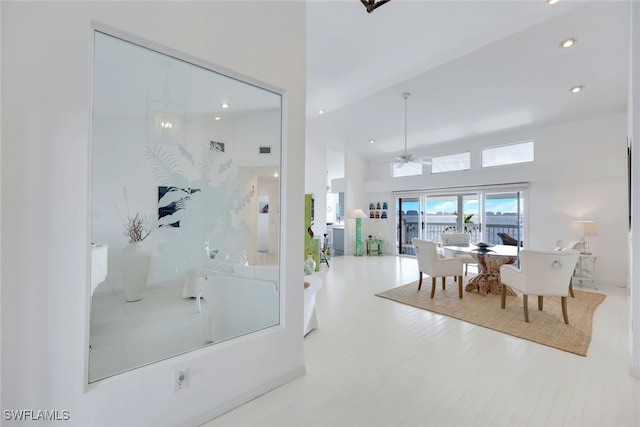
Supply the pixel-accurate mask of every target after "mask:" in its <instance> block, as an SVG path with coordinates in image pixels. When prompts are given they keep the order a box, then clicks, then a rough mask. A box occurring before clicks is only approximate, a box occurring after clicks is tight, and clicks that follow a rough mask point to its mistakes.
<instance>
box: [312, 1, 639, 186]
mask: <svg viewBox="0 0 640 427" xmlns="http://www.w3.org/2000/svg"><path fill="white" fill-rule="evenodd" d="M307 13H308V18H307V19H308V22H307V28H308V33H307V37H308V39H307V43H308V63H307V67H308V70H307V72H308V95H307V116H308V119H309V122H308V123H309V125H310V127H312V128H315V129H318V130H320V131H321V132H322V133H324V134H325V135H326V140H327V143H328V144H329V146H330V147H329V148H330V150H331V151H333V152H340V151H341V150H342V149H343V147H345V146H348V147H349V148H350V149H351V150H354V151H356V152H359V153H361V154H362V155H364V156H365V157H367V158H377V157H389V159H391V158H392V157H393V156H395V155H398V154H400V153H401V152H402V151H403V148H404V100H403V98H402V93H403V92H410V93H411V94H412V96H411V97H410V98H409V100H408V138H407V139H408V151H409V152H410V153H412V154H416V155H428V154H429V146H430V145H433V144H442V143H446V142H449V141H457V140H463V139H469V138H474V137H478V136H480V135H486V134H491V133H497V132H505V131H509V130H515V129H518V128H525V127H539V126H543V125H546V124H552V123H558V122H563V121H569V120H575V119H578V118H582V117H589V116H595V115H600V114H611V113H613V112H617V111H624V110H625V108H626V101H627V91H628V90H627V87H628V78H629V76H628V72H629V65H628V64H629V26H630V18H629V16H630V6H629V3H628V2H625V1H567V0H561V1H560V2H559V3H557V4H554V5H549V4H547V3H546V2H545V1H544V0H535V1H529V0H513V1H483V0H474V1H451V0H448V1H424V0H422V1H409V0H392V1H390V2H389V3H387V4H385V5H383V6H381V7H379V8H378V9H376V10H375V11H374V12H373V13H371V14H369V13H367V12H366V10H365V8H364V6H363V5H362V4H361V2H360V1H359V0H341V1H310V2H309V3H308V5H307ZM568 38H575V39H576V43H575V45H574V46H573V47H571V48H568V49H563V48H561V47H560V43H561V42H562V41H563V40H565V39H568ZM575 85H583V86H584V90H583V91H582V92H581V93H578V94H572V93H570V91H569V89H570V88H571V87H573V86H575ZM320 109H323V110H324V111H325V112H324V114H318V110H320ZM370 139H374V140H375V141H376V142H375V144H370V143H369V140H370ZM331 163H332V162H331V161H330V166H331ZM330 176H331V173H330ZM333 176H336V175H335V172H334V173H333ZM338 176H339V175H338Z"/></svg>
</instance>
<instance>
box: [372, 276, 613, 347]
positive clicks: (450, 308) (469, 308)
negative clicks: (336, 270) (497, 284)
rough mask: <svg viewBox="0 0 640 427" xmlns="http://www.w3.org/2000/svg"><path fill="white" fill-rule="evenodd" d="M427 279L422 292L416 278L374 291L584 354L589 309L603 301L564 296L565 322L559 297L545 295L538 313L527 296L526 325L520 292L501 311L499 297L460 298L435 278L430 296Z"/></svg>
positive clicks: (467, 294) (580, 295) (467, 295)
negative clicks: (527, 318)
mask: <svg viewBox="0 0 640 427" xmlns="http://www.w3.org/2000/svg"><path fill="white" fill-rule="evenodd" d="M427 282H430V281H429V280H428V279H427V281H426V282H423V284H422V290H420V291H418V282H415V283H410V284H408V285H404V286H398V287H396V288H393V289H389V290H388V291H384V292H380V293H378V294H376V295H377V296H379V297H382V298H387V299H390V300H393V301H397V302H399V303H402V304H407V305H410V306H413V307H417V308H421V309H423V310H428V311H432V312H434V313H439V314H443V315H445V316H449V317H453V318H455V319H460V320H464V321H465V322H469V323H473V324H475V325H479V326H483V327H485V328H489V329H493V330H495V331H499V332H503V333H505V334H509V335H513V336H515V337H519V338H523V339H526V340H529V341H533V342H536V343H539V344H543V345H546V346H549V347H553V348H557V349H560V350H564V351H568V352H570V353H575V354H578V355H580V356H586V355H587V350H588V349H589V343H590V342H591V324H592V321H593V313H594V312H595V311H596V308H598V305H600V303H601V302H602V301H604V299H605V295H603V294H598V293H594V292H585V291H579V290H575V289H574V293H575V298H571V297H568V300H567V307H568V308H567V312H568V315H569V324H568V325H566V324H565V323H564V320H563V318H562V307H561V305H560V297H545V298H544V309H543V311H539V310H538V298H537V297H535V296H529V322H530V323H526V322H525V321H524V314H523V308H522V297H521V296H520V295H518V296H507V304H506V308H505V309H504V310H503V309H501V308H500V295H488V296H483V295H480V294H478V293H476V292H466V291H465V292H464V294H463V298H462V299H459V298H458V287H457V286H456V285H455V284H454V283H449V282H448V283H447V289H446V290H445V291H443V290H442V286H441V285H440V281H439V280H438V283H437V285H436V286H437V287H436V295H435V296H434V298H433V299H431V298H430V294H431V283H427ZM425 283H426V285H425Z"/></svg>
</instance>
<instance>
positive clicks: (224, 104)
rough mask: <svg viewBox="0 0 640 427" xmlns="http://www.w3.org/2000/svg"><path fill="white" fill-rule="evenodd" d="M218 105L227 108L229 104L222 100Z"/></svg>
mask: <svg viewBox="0 0 640 427" xmlns="http://www.w3.org/2000/svg"><path fill="white" fill-rule="evenodd" d="M220 106H221V107H222V108H229V104H227V103H226V102H223V103H222V104H220Z"/></svg>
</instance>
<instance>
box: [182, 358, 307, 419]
mask: <svg viewBox="0 0 640 427" xmlns="http://www.w3.org/2000/svg"><path fill="white" fill-rule="evenodd" d="M306 373H307V368H306V367H305V365H301V366H298V367H297V368H295V369H293V370H292V371H290V372H288V373H287V374H285V375H282V376H280V377H278V378H274V379H273V380H272V381H269V382H268V383H266V384H262V385H260V386H258V387H256V388H254V389H252V390H248V391H247V392H246V393H242V394H241V395H239V396H236V397H234V398H232V399H229V400H227V401H225V402H222V403H220V404H218V405H216V406H214V407H212V408H210V409H208V410H206V411H204V412H202V413H200V414H199V415H197V416H195V417H192V418H189V419H187V420H185V421H184V422H181V423H180V426H201V425H203V424H205V423H207V422H209V421H211V420H213V419H215V418H217V417H219V416H221V415H223V414H225V413H227V412H229V411H232V410H233V409H236V408H237V407H239V406H242V405H244V404H245V403H247V402H249V401H251V400H253V399H255V398H257V397H259V396H262V395H263V394H265V393H268V392H270V391H272V390H275V389H276V388H278V387H280V386H283V385H285V384H287V383H288V382H291V381H293V380H295V379H296V378H299V377H301V376H303V375H306Z"/></svg>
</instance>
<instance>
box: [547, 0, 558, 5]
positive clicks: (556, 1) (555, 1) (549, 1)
mask: <svg viewBox="0 0 640 427" xmlns="http://www.w3.org/2000/svg"><path fill="white" fill-rule="evenodd" d="M545 1H546V2H547V4H556V3H558V2H559V1H560V0H545Z"/></svg>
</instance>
